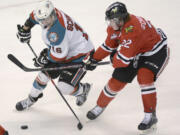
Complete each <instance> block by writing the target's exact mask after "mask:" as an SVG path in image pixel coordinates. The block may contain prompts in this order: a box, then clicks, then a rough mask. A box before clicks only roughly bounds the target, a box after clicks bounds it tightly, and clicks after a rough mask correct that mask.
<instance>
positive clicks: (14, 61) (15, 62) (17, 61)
mask: <svg viewBox="0 0 180 135" xmlns="http://www.w3.org/2000/svg"><path fill="white" fill-rule="evenodd" d="M7 57H8V59H9V60H10V61H11V62H13V63H14V64H15V65H17V66H18V67H20V68H21V69H23V70H25V66H24V65H23V64H22V63H21V62H20V61H19V60H18V59H17V58H16V57H15V56H14V55H12V54H8V56H7Z"/></svg>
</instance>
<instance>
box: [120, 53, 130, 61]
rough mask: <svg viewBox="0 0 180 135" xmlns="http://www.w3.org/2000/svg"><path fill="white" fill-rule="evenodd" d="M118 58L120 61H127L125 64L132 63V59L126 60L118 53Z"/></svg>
mask: <svg viewBox="0 0 180 135" xmlns="http://www.w3.org/2000/svg"><path fill="white" fill-rule="evenodd" d="M118 57H119V58H120V59H122V60H123V61H125V62H130V61H131V59H124V58H123V57H122V56H121V55H120V54H119V53H118Z"/></svg>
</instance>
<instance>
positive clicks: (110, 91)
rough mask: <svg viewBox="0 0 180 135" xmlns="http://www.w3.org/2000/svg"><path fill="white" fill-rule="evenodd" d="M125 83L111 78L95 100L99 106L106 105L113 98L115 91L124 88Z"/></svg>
mask: <svg viewBox="0 0 180 135" xmlns="http://www.w3.org/2000/svg"><path fill="white" fill-rule="evenodd" d="M125 85H126V83H123V82H120V81H118V80H116V79H114V78H111V79H110V80H109V82H108V84H107V85H106V86H105V87H104V89H103V90H102V91H101V94H100V96H99V98H98V100H97V105H98V106H100V107H106V106H107V105H108V104H109V103H110V102H111V101H112V100H113V99H114V98H115V96H116V95H117V93H118V92H119V91H120V90H122V89H123V88H124V86H125Z"/></svg>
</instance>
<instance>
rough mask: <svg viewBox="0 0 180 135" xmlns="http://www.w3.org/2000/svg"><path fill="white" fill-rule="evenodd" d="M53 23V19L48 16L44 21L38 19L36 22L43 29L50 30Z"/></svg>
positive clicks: (51, 16)
mask: <svg viewBox="0 0 180 135" xmlns="http://www.w3.org/2000/svg"><path fill="white" fill-rule="evenodd" d="M54 21H55V17H54V16H53V15H50V16H49V17H47V18H45V19H39V20H38V22H39V23H40V25H41V26H42V27H43V28H50V27H51V26H52V25H53V23H54Z"/></svg>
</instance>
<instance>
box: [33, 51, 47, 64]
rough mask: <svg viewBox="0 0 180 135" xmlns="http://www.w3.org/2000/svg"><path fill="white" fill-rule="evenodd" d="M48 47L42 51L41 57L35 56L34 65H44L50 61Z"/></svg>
mask: <svg viewBox="0 0 180 135" xmlns="http://www.w3.org/2000/svg"><path fill="white" fill-rule="evenodd" d="M48 51H49V50H48V48H45V49H43V50H42V51H41V53H40V55H39V57H37V58H34V59H33V60H34V66H36V67H44V66H45V65H47V64H48V63H49V59H48Z"/></svg>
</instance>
